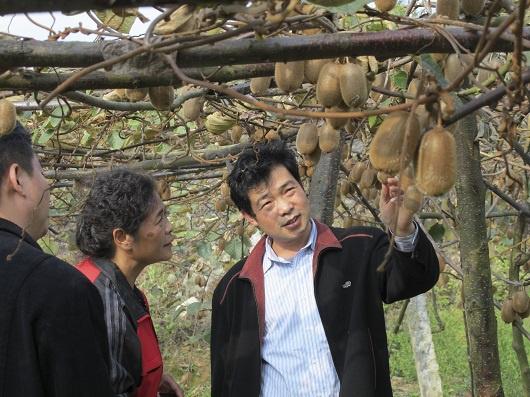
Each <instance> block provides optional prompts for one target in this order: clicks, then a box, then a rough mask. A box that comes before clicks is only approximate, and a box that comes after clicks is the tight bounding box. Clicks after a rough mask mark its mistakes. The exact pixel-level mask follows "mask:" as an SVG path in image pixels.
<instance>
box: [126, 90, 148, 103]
mask: <svg viewBox="0 0 530 397" xmlns="http://www.w3.org/2000/svg"><path fill="white" fill-rule="evenodd" d="M148 91H149V89H148V88H126V89H125V96H126V97H127V99H128V100H129V101H131V102H140V101H143V100H144V99H145V97H146V96H147V93H148Z"/></svg>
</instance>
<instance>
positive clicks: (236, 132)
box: [230, 124, 243, 143]
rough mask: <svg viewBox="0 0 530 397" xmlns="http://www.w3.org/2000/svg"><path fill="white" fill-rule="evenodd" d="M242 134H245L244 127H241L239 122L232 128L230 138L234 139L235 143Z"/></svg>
mask: <svg viewBox="0 0 530 397" xmlns="http://www.w3.org/2000/svg"><path fill="white" fill-rule="evenodd" d="M242 135H243V127H241V126H240V125H239V124H236V125H234V126H233V127H232V128H231V129H230V139H231V140H232V142H233V143H239V141H240V140H241V136H242Z"/></svg>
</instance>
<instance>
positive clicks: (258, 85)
mask: <svg viewBox="0 0 530 397" xmlns="http://www.w3.org/2000/svg"><path fill="white" fill-rule="evenodd" d="M271 81H272V77H270V76H267V77H254V78H252V79H250V92H252V93H253V94H254V95H261V94H263V93H265V92H266V91H267V90H268V88H269V87H270V85H271Z"/></svg>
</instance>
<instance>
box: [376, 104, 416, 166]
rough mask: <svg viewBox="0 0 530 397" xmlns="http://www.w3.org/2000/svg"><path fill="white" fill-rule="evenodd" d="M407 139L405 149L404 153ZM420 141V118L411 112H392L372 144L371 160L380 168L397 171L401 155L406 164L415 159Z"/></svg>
mask: <svg viewBox="0 0 530 397" xmlns="http://www.w3.org/2000/svg"><path fill="white" fill-rule="evenodd" d="M405 139H406V142H405V143H406V145H405V151H404V153H403V154H402V148H403V142H404V140H405ZM419 141H420V124H419V122H418V118H417V117H416V116H415V115H414V114H411V113H409V112H394V113H391V114H389V115H388V116H387V118H386V119H385V120H384V121H383V122H382V123H381V125H380V126H379V128H378V129H377V132H376V134H375V136H374V139H373V140H372V143H371V144H370V149H369V156H370V162H371V163H372V166H373V167H374V168H377V169H378V170H382V171H385V172H388V173H390V174H392V173H396V172H397V171H399V169H400V165H401V157H403V164H404V165H407V164H408V163H409V162H410V161H411V160H412V159H413V157H414V153H415V151H416V148H417V147H418V143H419Z"/></svg>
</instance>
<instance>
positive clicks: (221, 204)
mask: <svg viewBox="0 0 530 397" xmlns="http://www.w3.org/2000/svg"><path fill="white" fill-rule="evenodd" d="M227 207H228V203H227V202H226V199H224V198H220V199H219V200H217V201H216V202H215V209H216V210H217V211H219V212H223V211H226V209H227Z"/></svg>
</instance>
